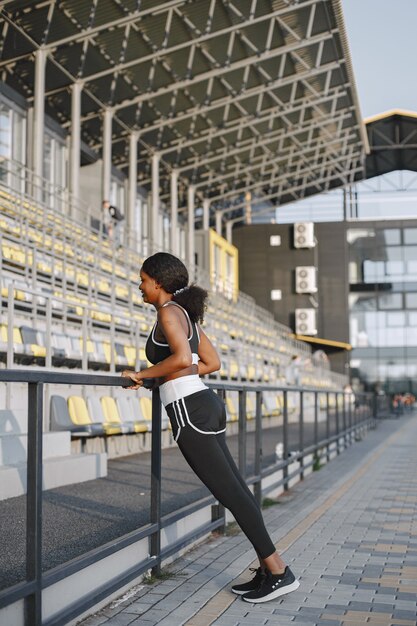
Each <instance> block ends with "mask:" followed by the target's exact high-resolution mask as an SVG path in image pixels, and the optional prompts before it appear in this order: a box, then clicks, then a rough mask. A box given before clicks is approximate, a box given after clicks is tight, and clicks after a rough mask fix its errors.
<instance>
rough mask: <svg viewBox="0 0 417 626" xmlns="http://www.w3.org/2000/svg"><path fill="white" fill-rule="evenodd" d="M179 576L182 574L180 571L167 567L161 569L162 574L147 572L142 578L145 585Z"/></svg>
mask: <svg viewBox="0 0 417 626" xmlns="http://www.w3.org/2000/svg"><path fill="white" fill-rule="evenodd" d="M177 576H182V574H180V573H179V572H173V571H171V570H169V569H168V568H167V567H165V568H163V569H161V572H160V574H158V575H155V574H146V576H144V577H143V578H142V583H143V584H144V585H153V584H154V583H157V582H161V581H163V580H169V579H170V578H176V577H177Z"/></svg>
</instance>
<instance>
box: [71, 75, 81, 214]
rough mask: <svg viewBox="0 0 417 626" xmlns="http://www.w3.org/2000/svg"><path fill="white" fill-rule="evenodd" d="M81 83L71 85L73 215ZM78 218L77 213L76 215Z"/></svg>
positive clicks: (77, 182) (76, 192)
mask: <svg viewBox="0 0 417 626" xmlns="http://www.w3.org/2000/svg"><path fill="white" fill-rule="evenodd" d="M82 89H83V84H82V83H81V82H79V81H77V82H75V83H74V84H73V85H72V86H71V143H70V180H69V183H70V192H71V201H70V204H69V206H70V215H71V217H74V206H73V205H74V200H75V203H76V204H77V205H78V203H79V199H80V150H81V148H80V146H81V91H82ZM77 219H78V215H77Z"/></svg>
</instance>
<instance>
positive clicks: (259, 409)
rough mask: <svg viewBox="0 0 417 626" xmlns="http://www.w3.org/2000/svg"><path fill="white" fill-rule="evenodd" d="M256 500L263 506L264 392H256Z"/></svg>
mask: <svg viewBox="0 0 417 626" xmlns="http://www.w3.org/2000/svg"><path fill="white" fill-rule="evenodd" d="M255 420H256V421H255V476H256V477H257V480H256V482H255V485H254V491H255V498H256V501H257V503H258V504H259V506H261V504H262V476H261V471H262V391H257V392H256V414H255Z"/></svg>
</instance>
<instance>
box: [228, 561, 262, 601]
mask: <svg viewBox="0 0 417 626" xmlns="http://www.w3.org/2000/svg"><path fill="white" fill-rule="evenodd" d="M249 571H250V572H255V576H254V577H253V578H252V580H250V581H249V582H248V583H243V584H241V585H233V587H232V592H233V593H235V594H236V595H238V596H241V595H242V594H244V593H248V591H254V590H255V589H258V587H259V585H260V584H261V583H262V581H263V579H264V578H265V576H266V573H265V571H264V570H262V569H261V568H260V567H258V569H256V567H250V568H249Z"/></svg>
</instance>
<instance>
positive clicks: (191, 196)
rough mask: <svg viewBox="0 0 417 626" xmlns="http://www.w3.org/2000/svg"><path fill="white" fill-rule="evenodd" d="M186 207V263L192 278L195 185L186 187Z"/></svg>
mask: <svg viewBox="0 0 417 626" xmlns="http://www.w3.org/2000/svg"><path fill="white" fill-rule="evenodd" d="M187 207H188V218H187V227H188V252H187V256H188V263H189V268H190V271H191V275H192V277H193V278H194V272H195V267H194V266H195V187H194V185H190V186H189V187H188V194H187Z"/></svg>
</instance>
